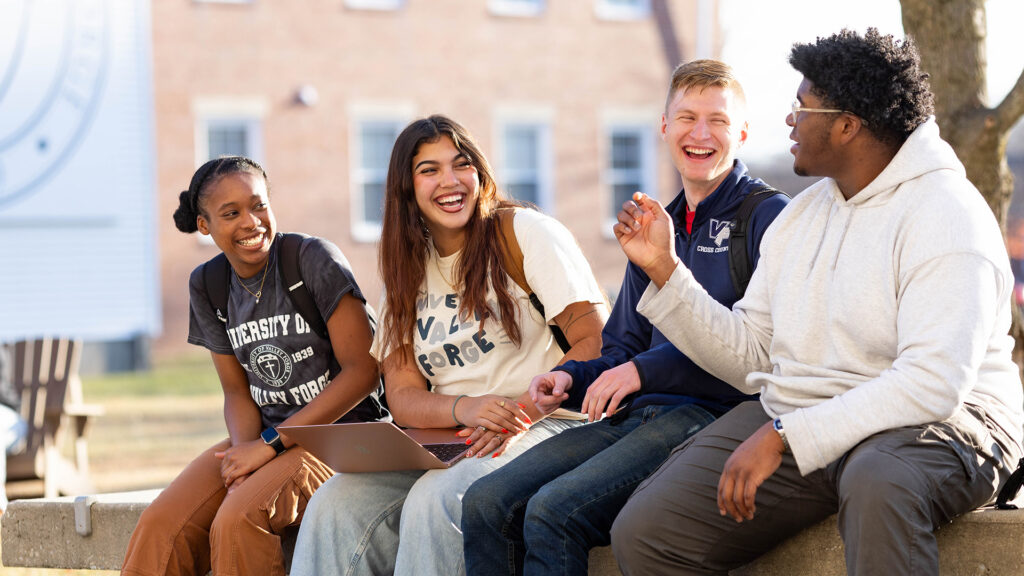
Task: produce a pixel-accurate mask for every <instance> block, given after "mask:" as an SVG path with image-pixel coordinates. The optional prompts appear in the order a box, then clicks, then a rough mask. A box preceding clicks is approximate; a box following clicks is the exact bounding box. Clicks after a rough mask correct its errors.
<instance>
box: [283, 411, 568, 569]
mask: <svg viewBox="0 0 1024 576" xmlns="http://www.w3.org/2000/svg"><path fill="white" fill-rule="evenodd" d="M579 426H581V423H580V422H579V421H575V420H562V419H558V418H545V419H543V420H541V421H540V422H538V423H537V424H535V425H534V426H532V427H531V428H530V429H529V430H528V431H527V432H526V433H525V434H523V435H522V436H519V437H518V438H516V439H515V441H514V442H512V443H510V444H509V445H508V447H507V448H506V449H505V452H504V453H502V455H501V456H499V457H497V458H492V457H490V456H485V457H483V458H466V459H464V460H461V461H459V462H458V463H456V464H455V465H454V466H452V467H451V468H445V469H439V470H428V471H426V472H424V471H423V470H410V471H404V472H377V473H365V474H338V475H336V476H334V477H333V478H331V479H330V480H328V481H327V482H326V483H325V484H324V485H323V486H321V487H320V489H319V490H317V491H316V494H314V495H313V497H312V498H311V499H310V501H309V504H308V505H307V506H306V513H305V516H304V517H303V519H302V526H301V527H300V528H299V538H298V541H296V543H295V553H294V555H293V556H292V568H291V574H292V576H320V575H323V574H331V575H334V574H337V575H344V576H364V575H365V576H376V575H378V574H396V575H398V576H406V575H415V576H424V575H434V574H437V575H441V574H444V575H446V576H447V575H451V574H462V573H463V572H464V571H463V566H462V562H463V552H462V534H461V533H460V532H459V526H460V525H461V524H462V520H461V514H462V495H463V493H464V492H465V490H466V488H467V487H468V486H469V485H470V484H472V483H474V482H475V481H476V480H478V479H479V478H482V477H483V476H486V475H487V474H489V473H490V472H493V471H494V470H497V469H499V468H501V467H502V466H505V465H507V464H508V463H511V462H514V461H515V460H514V459H515V458H517V457H518V456H519V455H520V454H522V453H525V452H528V451H529V448H530V447H532V446H535V445H536V444H538V443H539V442H541V441H542V440H545V439H547V438H549V437H551V436H554V435H556V434H559V433H564V432H563V430H566V431H567V430H571V429H572V428H574V427H579Z"/></svg>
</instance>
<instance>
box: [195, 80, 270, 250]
mask: <svg viewBox="0 0 1024 576" xmlns="http://www.w3.org/2000/svg"><path fill="white" fill-rule="evenodd" d="M268 109H269V106H268V104H267V103H266V101H264V100H263V99H261V98H197V99H196V100H195V101H194V102H193V103H192V114H193V116H194V117H195V130H194V138H195V140H194V142H195V146H194V148H195V166H196V168H199V167H200V166H202V165H203V164H205V163H206V161H207V160H211V158H210V128H211V127H216V126H242V127H244V128H245V131H246V143H245V146H246V148H247V149H248V152H247V156H248V157H249V158H252V159H253V160H255V161H257V162H259V163H260V164H263V153H264V151H263V118H264V117H265V116H266V114H267V110H268ZM198 238H199V243H200V244H203V245H211V246H212V245H213V239H212V238H210V237H209V236H207V235H205V234H199V235H198Z"/></svg>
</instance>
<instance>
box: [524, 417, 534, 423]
mask: <svg viewBox="0 0 1024 576" xmlns="http://www.w3.org/2000/svg"><path fill="white" fill-rule="evenodd" d="M523 419H524V420H526V423H527V424H533V420H530V417H529V416H523Z"/></svg>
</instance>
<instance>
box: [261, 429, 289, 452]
mask: <svg viewBox="0 0 1024 576" xmlns="http://www.w3.org/2000/svg"><path fill="white" fill-rule="evenodd" d="M260 438H263V442H264V443H265V444H266V445H267V446H270V447H271V448H273V449H274V452H275V453H277V454H280V453H281V452H284V442H282V441H281V435H280V434H278V433H277V428H274V427H273V426H271V427H270V428H267V429H266V430H264V431H263V432H262V433H261V434H260Z"/></svg>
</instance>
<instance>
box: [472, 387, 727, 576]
mask: <svg viewBox="0 0 1024 576" xmlns="http://www.w3.org/2000/svg"><path fill="white" fill-rule="evenodd" d="M714 419H715V416H714V415H713V414H711V413H710V412H708V411H707V410H705V409H703V408H701V407H700V406H697V405H694V404H685V405H680V406H646V407H644V408H643V409H640V410H637V411H635V412H634V413H631V414H630V415H629V416H628V417H627V418H626V419H625V420H623V421H622V422H621V423H617V424H613V423H611V422H610V421H609V419H604V420H601V421H598V422H595V423H593V424H588V425H586V426H581V427H579V428H575V429H573V430H568V431H566V432H564V433H562V434H559V435H558V436H556V437H554V438H551V439H549V440H545V441H544V442H542V443H540V444H539V445H537V447H535V448H533V449H531V450H529V451H528V452H526V453H525V454H523V455H522V456H520V457H519V458H517V459H516V460H515V461H514V462H512V463H511V464H509V465H508V466H505V467H504V468H502V469H501V470H499V471H497V472H493V473H491V474H490V475H488V476H486V477H485V478H483V479H481V480H480V481H479V482H476V483H475V484H473V485H472V486H471V487H470V488H469V490H468V491H467V492H466V496H465V498H464V499H463V513H462V514H463V516H462V528H463V538H464V543H465V545H464V548H465V550H466V571H467V573H469V574H473V575H476V574H522V573H524V572H525V573H527V574H582V575H585V574H587V569H588V555H589V551H590V549H591V548H593V547H595V546H604V545H607V544H608V543H609V531H610V530H611V527H612V522H613V521H614V520H615V516H616V514H618V512H619V510H620V509H621V508H622V507H623V506H624V505H625V503H626V500H627V499H628V498H629V495H630V494H632V493H633V490H634V489H635V488H636V486H637V485H638V484H639V483H640V482H641V481H643V480H644V478H646V477H647V475H648V474H650V473H651V472H653V471H654V470H655V469H657V467H658V466H659V465H661V463H662V462H664V460H665V458H667V457H668V455H669V454H670V453H671V451H672V449H674V448H675V447H676V446H677V445H678V444H680V443H681V442H683V441H684V440H686V439H687V438H689V437H690V436H692V435H693V434H694V433H696V432H697V431H698V430H700V429H701V428H704V427H705V426H707V425H708V424H710V423H711V422H712V421H714Z"/></svg>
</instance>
